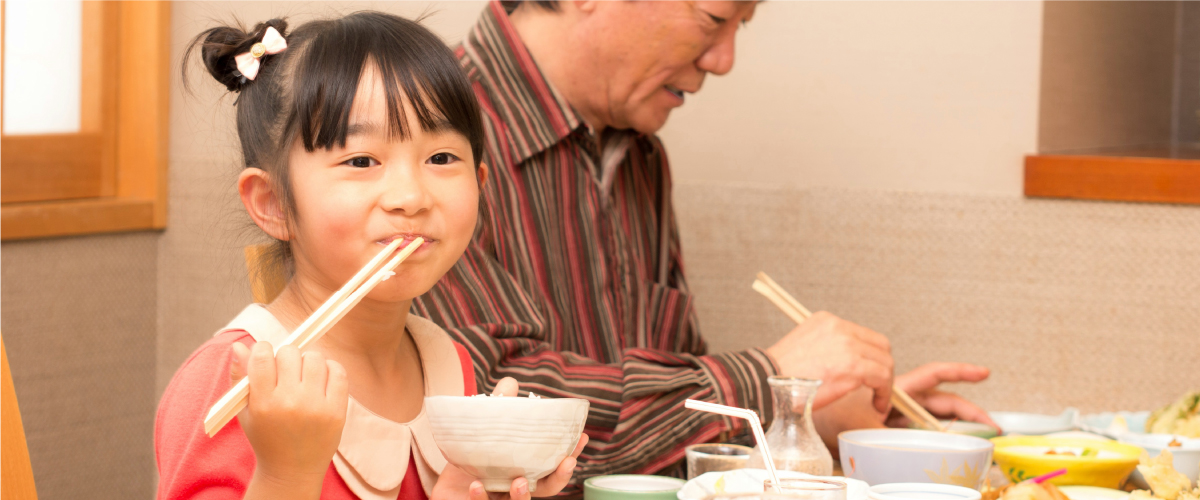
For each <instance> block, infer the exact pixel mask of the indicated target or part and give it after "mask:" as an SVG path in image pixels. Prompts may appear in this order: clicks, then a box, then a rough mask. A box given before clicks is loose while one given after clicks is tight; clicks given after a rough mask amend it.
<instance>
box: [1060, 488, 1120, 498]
mask: <svg viewBox="0 0 1200 500" xmlns="http://www.w3.org/2000/svg"><path fill="white" fill-rule="evenodd" d="M1058 489H1060V490H1062V492H1063V494H1064V495H1066V496H1067V498H1070V499H1071V500H1107V499H1110V498H1116V499H1122V500H1124V499H1126V498H1129V494H1128V493H1125V492H1124V491H1121V490H1113V489H1108V488H1097V487H1095V486H1059V487H1058Z"/></svg>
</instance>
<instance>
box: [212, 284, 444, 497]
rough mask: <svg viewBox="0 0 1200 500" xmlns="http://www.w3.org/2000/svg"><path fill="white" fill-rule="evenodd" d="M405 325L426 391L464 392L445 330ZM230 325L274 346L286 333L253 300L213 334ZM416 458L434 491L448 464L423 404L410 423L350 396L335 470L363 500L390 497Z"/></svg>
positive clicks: (415, 322)
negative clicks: (371, 408) (376, 410)
mask: <svg viewBox="0 0 1200 500" xmlns="http://www.w3.org/2000/svg"><path fill="white" fill-rule="evenodd" d="M405 328H407V329H408V332H409V334H411V335H412V337H413V343H414V344H416V346H417V354H418V355H419V356H420V358H421V368H422V370H423V371H424V375H425V395H426V396H435V395H450V396H461V395H463V393H464V387H463V383H464V381H463V375H462V370H461V364H460V363H461V362H460V361H459V358H458V350H457V349H455V347H454V343H453V341H451V340H450V337H449V336H448V335H446V332H445V331H444V330H442V329H441V327H439V326H437V325H436V324H434V323H433V322H431V321H429V320H427V319H425V318H421V317H419V316H416V315H413V314H409V315H408V321H407V322H406V323H405ZM230 330H241V331H245V332H246V333H249V334H250V336H251V337H253V338H254V341H255V342H262V341H264V340H265V341H267V342H270V343H271V345H273V346H278V345H280V344H282V343H283V341H284V339H286V338H287V337H288V334H289V333H290V332H288V330H287V328H285V327H284V326H283V325H282V324H281V323H280V322H279V320H278V319H276V318H275V316H274V315H273V314H271V313H270V312H269V311H267V309H266V308H265V307H263V306H261V305H258V304H251V305H249V306H247V307H246V309H244V310H242V312H241V313H240V314H238V315H237V317H236V318H234V319H233V321H230V322H229V324H228V325H225V328H222V329H221V330H220V331H219V332H218V333H217V334H218V335H220V334H221V333H223V332H226V331H230ZM410 458H411V459H414V460H415V462H416V469H417V473H418V475H419V476H420V480H421V486H422V487H423V488H424V490H425V494H426V496H430V495H432V494H433V485H434V483H436V482H437V478H438V475H440V474H441V472H442V469H444V468H445V467H446V464H447V462H446V458H445V457H444V456H442V452H441V450H439V449H438V447H437V443H436V442H434V440H433V429H432V428H430V426H429V417H428V416H427V415H426V414H425V409H424V408H422V409H421V412H420V413H419V414H418V415H417V416H416V418H414V419H413V420H411V421H409V422H404V423H400V422H395V421H392V420H388V419H386V418H383V417H381V416H379V415H377V414H375V413H374V412H372V411H371V410H370V409H368V408H367V407H365V406H363V405H362V404H361V403H359V402H358V401H356V400H355V399H354V398H353V397H351V398H350V401H349V404H348V405H347V408H346V424H345V427H344V428H343V429H342V440H341V442H340V443H339V444H338V451H337V453H336V454H335V455H334V457H333V465H334V468H335V469H336V470H337V472H338V475H339V476H341V478H342V480H343V481H345V483H346V486H347V487H349V488H350V490H351V491H353V492H354V494H355V495H357V496H358V497H359V498H361V499H364V500H394V499H395V498H396V497H397V496H398V495H399V493H400V484H401V483H402V482H403V480H404V476H405V474H406V473H407V472H408V461H409V459H410Z"/></svg>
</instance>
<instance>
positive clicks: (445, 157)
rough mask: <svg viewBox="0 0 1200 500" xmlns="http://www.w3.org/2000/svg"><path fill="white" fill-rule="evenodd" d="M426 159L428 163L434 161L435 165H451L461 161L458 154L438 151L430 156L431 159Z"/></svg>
mask: <svg viewBox="0 0 1200 500" xmlns="http://www.w3.org/2000/svg"><path fill="white" fill-rule="evenodd" d="M426 161H427V162H428V163H432V164H434V165H449V164H451V163H454V162H456V161H459V159H458V157H457V156H454V155H452V154H450V153H438V154H435V155H433V156H430V157H429V159H428V160H426Z"/></svg>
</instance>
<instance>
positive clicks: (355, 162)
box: [342, 156, 379, 168]
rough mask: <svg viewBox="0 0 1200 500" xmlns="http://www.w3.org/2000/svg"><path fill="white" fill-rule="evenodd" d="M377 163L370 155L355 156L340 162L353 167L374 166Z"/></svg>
mask: <svg viewBox="0 0 1200 500" xmlns="http://www.w3.org/2000/svg"><path fill="white" fill-rule="evenodd" d="M378 164H379V162H378V161H375V159H374V158H371V157H370V156H355V157H354V158H351V159H349V160H346V161H344V162H342V165H348V166H351V167H354V168H368V167H374V166H375V165H378Z"/></svg>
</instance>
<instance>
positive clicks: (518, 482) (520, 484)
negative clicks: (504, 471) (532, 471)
mask: <svg viewBox="0 0 1200 500" xmlns="http://www.w3.org/2000/svg"><path fill="white" fill-rule="evenodd" d="M508 498H509V500H529V480H528V479H525V478H523V477H518V478H516V479H513V482H512V486H511V487H509V489H508Z"/></svg>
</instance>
